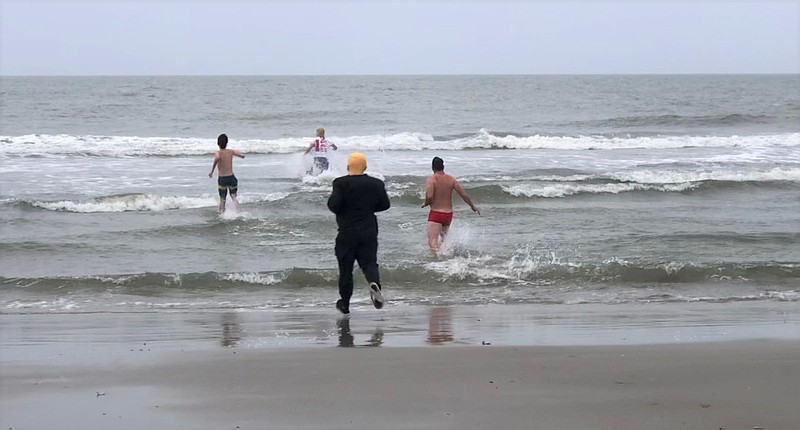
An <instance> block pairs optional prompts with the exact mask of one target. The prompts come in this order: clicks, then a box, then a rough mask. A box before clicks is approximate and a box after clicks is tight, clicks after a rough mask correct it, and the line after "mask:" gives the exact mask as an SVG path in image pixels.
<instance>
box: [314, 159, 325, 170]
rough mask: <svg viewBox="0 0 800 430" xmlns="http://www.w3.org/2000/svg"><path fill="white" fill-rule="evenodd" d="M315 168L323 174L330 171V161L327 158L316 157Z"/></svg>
mask: <svg viewBox="0 0 800 430" xmlns="http://www.w3.org/2000/svg"><path fill="white" fill-rule="evenodd" d="M314 166H316V167H317V169H318V170H319V171H320V172H322V171H325V170H328V159H327V158H325V157H314Z"/></svg>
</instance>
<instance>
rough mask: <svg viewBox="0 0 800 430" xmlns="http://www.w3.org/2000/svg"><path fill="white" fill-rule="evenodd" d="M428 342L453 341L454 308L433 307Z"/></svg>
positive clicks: (433, 343) (442, 342) (439, 343)
mask: <svg viewBox="0 0 800 430" xmlns="http://www.w3.org/2000/svg"><path fill="white" fill-rule="evenodd" d="M427 341H428V343H430V344H431V345H442V344H445V343H447V342H452V341H453V309H452V308H449V307H434V308H431V314H430V316H429V318H428V338H427Z"/></svg>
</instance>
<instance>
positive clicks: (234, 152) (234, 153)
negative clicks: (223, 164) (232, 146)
mask: <svg viewBox="0 0 800 430" xmlns="http://www.w3.org/2000/svg"><path fill="white" fill-rule="evenodd" d="M233 155H235V156H237V157H239V158H244V154H243V153H242V152H240V151H236V150H234V151H233Z"/></svg>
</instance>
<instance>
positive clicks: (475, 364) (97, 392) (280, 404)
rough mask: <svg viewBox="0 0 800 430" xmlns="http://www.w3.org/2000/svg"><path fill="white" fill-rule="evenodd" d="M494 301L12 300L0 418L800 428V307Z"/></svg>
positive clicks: (252, 425) (5, 425)
mask: <svg viewBox="0 0 800 430" xmlns="http://www.w3.org/2000/svg"><path fill="white" fill-rule="evenodd" d="M498 309H500V310H504V312H502V313H500V312H498ZM488 310H489V311H490V312H485V311H486V309H484V310H476V308H474V307H466V308H463V309H461V308H455V309H451V308H431V309H429V310H424V311H413V312H405V313H404V311H401V310H394V311H390V312H386V313H379V312H376V311H372V312H366V311H363V310H358V311H359V312H356V313H354V315H352V316H351V317H350V318H340V317H339V316H337V315H336V314H335V313H332V312H329V311H328V310H325V311H320V312H318V313H311V314H308V313H306V314H302V313H301V314H295V313H291V312H287V313H285V314H282V315H277V316H276V315H274V314H271V315H268V314H262V313H259V314H256V315H258V316H257V317H254V316H231V315H230V314H219V313H213V312H212V313H202V314H180V313H179V314H172V315H168V314H143V315H136V314H122V315H67V314H65V315H2V316H0V323H1V324H0V334H2V340H3V349H2V354H0V379H1V380H2V388H1V389H0V400H2V406H1V407H0V430H5V429H9V430H13V429H82V430H92V429H181V428H182V429H572V430H580V429H587V430H589V429H592V430H598V429H599V430H602V429H615V430H625V429H711V430H719V429H725V430H733V429H746V430H753V429H759V428H762V429H771V430H775V429H786V430H794V429H797V428H800V341H798V339H797V337H798V331H797V330H796V329H797V327H798V326H797V315H796V312H794V313H787V312H785V311H781V312H780V313H772V315H776V316H777V317H776V318H773V320H774V322H775V324H776V326H769V325H759V324H755V323H752V322H751V323H749V325H748V326H747V327H749V328H750V330H747V329H746V328H747V327H739V328H736V327H733V328H731V327H727V328H725V329H724V330H721V331H720V330H719V329H718V328H713V325H712V324H705V326H706V329H705V330H701V331H694V332H692V331H691V330H689V326H691V325H694V324H695V323H696V321H689V322H690V323H691V324H685V326H680V324H677V323H674V326H670V327H671V328H670V329H669V330H667V329H666V328H665V324H664V323H663V321H664V320H663V319H662V320H661V323H659V324H655V323H653V324H652V327H651V328H650V330H651V333H652V334H653V336H652V338H654V339H658V340H659V342H652V343H648V342H642V341H641V339H644V338H646V336H645V334H644V333H646V332H647V328H646V327H644V328H642V327H641V326H642V324H641V323H636V324H635V325H636V326H637V327H638V330H644V331H643V332H641V333H639V335H637V336H634V337H635V338H636V341H635V342H632V343H631V344H623V343H625V342H629V340H627V339H629V335H628V334H626V333H632V332H635V331H636V330H633V329H632V328H631V327H628V329H625V327H624V326H620V327H618V329H619V331H613V330H612V331H610V332H609V331H608V327H606V328H605V329H604V331H598V332H597V333H599V334H598V336H597V337H595V339H601V340H603V342H586V340H587V339H590V338H591V333H592V331H591V329H590V328H584V329H583V331H582V332H581V331H580V330H577V329H576V328H575V327H566V328H565V327H561V328H560V329H556V328H554V327H553V326H550V327H545V326H543V325H542V324H541V322H542V321H540V320H538V319H536V318H533V321H535V322H536V324H528V325H526V324H521V323H520V324H512V323H510V322H509V321H512V320H520V321H530V320H531V318H532V317H531V315H533V314H534V313H535V312H534V311H535V309H533V308H526V307H499V308H493V309H488ZM587 311H588V309H587ZM694 311H696V310H693V311H692V312H694ZM476 312H477V313H476ZM664 314H665V313H664V312H663V311H659V315H664ZM493 315H496V316H495V317H492V316H493ZM514 315H516V316H514ZM764 315H767V314H766V313H765V314H764ZM492 318H496V319H492ZM597 318H598V317H596V318H595V320H596V319H597ZM647 318H650V319H651V320H652V317H647ZM681 318H684V319H686V315H683V316H682V317H681ZM584 324H585V322H584ZM778 326H781V327H783V328H782V329H781V330H776V329H775V328H774V327H778ZM302 327H305V328H302ZM537 327H538V328H537ZM659 327H660V328H659ZM709 327H711V328H709ZM763 327H769V330H768V331H764V330H763ZM759 328H760V329H761V330H762V331H761V332H760V333H761V334H762V335H766V336H763V337H765V338H764V339H758V338H757V337H758V336H751V334H752V333H759V331H758V329H759ZM664 330H667V331H670V330H671V332H672V333H673V336H672V338H673V339H677V340H674V341H671V342H664V341H663V340H664V339H667V338H668V337H669V336H667V335H666V332H665V331H664ZM731 331H735V332H739V333H746V334H748V336H745V337H752V338H741V336H739V337H736V336H733V337H732V336H730V335H728V334H724V333H730V332H731ZM676 332H679V333H682V336H684V337H681V336H677V335H675V334H674V333H676ZM687 332H690V333H694V334H693V335H692V336H689V337H686V335H685V333H687ZM712 332H713V333H719V334H718V335H717V336H716V337H713V338H712V339H711V340H707V336H697V335H696V333H712ZM503 333H506V335H505V336H504V335H502V334H503ZM511 333H513V335H512V334H511ZM543 333H550V335H548V336H549V337H547V336H545V337H543ZM570 333H572V335H571V336H572V337H569V335H568V334H570ZM771 333H782V335H781V336H778V337H770V336H768V335H769V334H771ZM787 333H795V334H794V337H792V336H789V335H787ZM600 334H602V335H600ZM615 336H616V337H615ZM264 339H269V340H270V341H265V340H264ZM276 339H278V341H276ZM298 339H299V340H298ZM398 339H399V341H398ZM521 339H527V340H528V341H527V342H524V341H520V340H521ZM543 339H544V340H546V339H557V340H559V341H560V342H562V343H568V341H569V342H571V343H572V344H571V345H570V344H567V345H561V344H559V345H550V344H547V343H548V342H544V341H543ZM614 339H616V341H615V342H612V340H614ZM687 339H689V340H687ZM615 343H616V344H615Z"/></svg>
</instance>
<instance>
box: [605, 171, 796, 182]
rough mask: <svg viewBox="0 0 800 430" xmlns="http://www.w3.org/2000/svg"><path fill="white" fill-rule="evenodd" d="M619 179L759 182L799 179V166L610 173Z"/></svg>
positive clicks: (635, 180)
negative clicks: (759, 169) (768, 168)
mask: <svg viewBox="0 0 800 430" xmlns="http://www.w3.org/2000/svg"><path fill="white" fill-rule="evenodd" d="M610 176H611V177H612V178H613V179H616V180H619V181H631V182H638V183H640V184H684V183H691V182H701V181H730V182H751V181H752V182H760V181H795V182H797V181H800V167H775V168H773V169H770V170H764V171H758V170H747V171H745V170H706V171H663V170H661V171H656V170H639V171H633V172H621V173H615V174H612V175H610Z"/></svg>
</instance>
